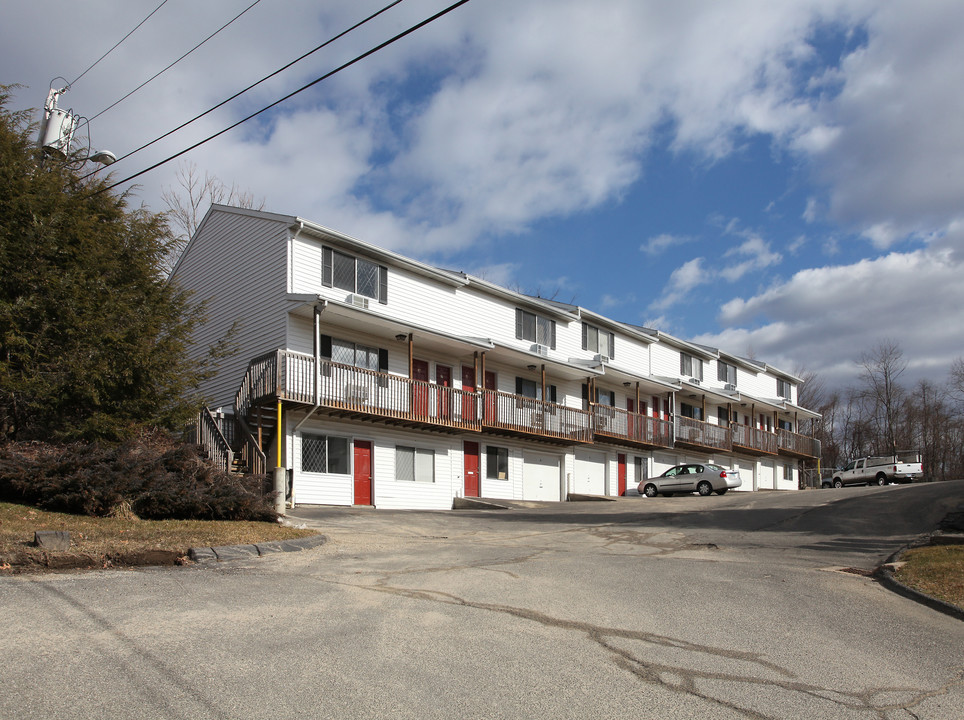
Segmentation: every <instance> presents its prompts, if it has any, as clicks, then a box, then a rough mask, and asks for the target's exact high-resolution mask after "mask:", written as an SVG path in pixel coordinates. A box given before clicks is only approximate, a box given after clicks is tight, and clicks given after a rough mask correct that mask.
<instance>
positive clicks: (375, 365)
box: [319, 335, 388, 372]
mask: <svg viewBox="0 0 964 720" xmlns="http://www.w3.org/2000/svg"><path fill="white" fill-rule="evenodd" d="M319 354H320V355H321V357H323V358H326V359H328V360H331V361H332V362H336V363H341V364H342V365H350V366H352V367H356V368H362V369H364V370H377V371H380V372H388V350H385V349H382V348H376V347H369V346H367V345H361V344H360V343H353V342H350V341H348V340H341V339H339V338H333V337H331V335H322V336H321V347H320V349H319Z"/></svg>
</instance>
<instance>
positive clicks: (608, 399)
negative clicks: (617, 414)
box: [582, 383, 616, 410]
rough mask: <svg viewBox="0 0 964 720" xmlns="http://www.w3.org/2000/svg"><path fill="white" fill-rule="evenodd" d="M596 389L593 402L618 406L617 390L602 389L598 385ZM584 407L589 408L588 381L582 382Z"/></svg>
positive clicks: (584, 408)
mask: <svg viewBox="0 0 964 720" xmlns="http://www.w3.org/2000/svg"><path fill="white" fill-rule="evenodd" d="M595 391H596V392H595V397H593V400H592V402H594V403H595V404H596V405H608V406H610V407H615V406H616V392H615V391H614V390H600V389H599V388H598V387H596V388H595ZM582 409H583V410H588V409H589V385H587V384H586V383H583V384H582Z"/></svg>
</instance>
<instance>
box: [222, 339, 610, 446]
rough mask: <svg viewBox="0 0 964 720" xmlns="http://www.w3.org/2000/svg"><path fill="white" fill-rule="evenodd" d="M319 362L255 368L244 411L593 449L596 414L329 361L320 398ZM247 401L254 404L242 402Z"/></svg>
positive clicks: (273, 361) (297, 356)
mask: <svg viewBox="0 0 964 720" xmlns="http://www.w3.org/2000/svg"><path fill="white" fill-rule="evenodd" d="M314 364H315V363H314V358H313V357H312V356H310V355H305V354H303V353H295V352H290V351H287V350H278V351H276V352H274V353H268V354H267V355H263V356H261V357H260V358H256V359H255V360H253V361H252V362H251V365H250V366H249V370H248V373H247V375H246V377H245V382H244V384H243V386H242V388H241V391H239V401H238V404H237V407H238V408H239V409H240V410H241V411H244V410H245V408H250V407H251V406H252V405H255V404H257V403H259V402H264V401H265V400H267V399H268V398H269V397H274V398H277V399H281V400H290V401H294V402H298V403H303V404H308V405H311V404H314V403H315V401H316V399H317V402H318V403H319V404H320V405H322V406H324V407H327V408H337V409H343V410H346V411H349V412H357V413H365V414H368V415H374V416H378V417H383V418H392V419H395V420H405V421H409V422H416V423H425V424H428V425H436V426H443V427H449V428H455V429H462V430H474V431H480V430H481V429H482V428H483V427H492V428H497V429H502V430H510V431H514V432H521V433H526V434H530V435H536V436H540V437H549V438H557V439H565V440H572V441H574V442H591V440H592V431H591V429H590V417H589V413H587V412H585V411H583V410H579V409H576V408H569V407H566V406H564V405H557V404H555V403H550V402H544V401H542V400H536V399H533V398H527V397H523V396H521V395H514V394H511V393H504V392H499V391H496V390H483V391H481V392H471V391H466V390H462V389H459V388H452V387H444V386H442V385H436V384H433V383H428V382H424V381H421V380H413V379H411V378H406V377H400V376H398V375H390V374H388V373H382V372H377V371H374V370H366V369H362V368H356V367H352V366H350V365H342V364H340V363H334V362H330V361H327V360H323V361H321V364H320V367H319V372H318V395H317V398H316V395H315V390H314V383H315V372H314ZM243 394H246V395H247V396H248V397H249V398H250V399H248V400H247V401H243V400H241V399H240V398H241V396H242V395H243Z"/></svg>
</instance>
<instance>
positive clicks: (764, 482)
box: [757, 460, 776, 490]
mask: <svg viewBox="0 0 964 720" xmlns="http://www.w3.org/2000/svg"><path fill="white" fill-rule="evenodd" d="M774 480H775V478H774V475H773V461H772V460H761V461H760V477H759V480H758V481H757V488H758V489H759V490H774V489H776V483H775V482H774Z"/></svg>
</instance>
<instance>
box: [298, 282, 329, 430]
mask: <svg viewBox="0 0 964 720" xmlns="http://www.w3.org/2000/svg"><path fill="white" fill-rule="evenodd" d="M327 307H328V301H327V300H319V301H318V302H316V303H315V307H314V321H315V324H314V336H315V339H314V342H313V343H312V345H313V348H312V355H313V356H314V361H315V364H314V368H315V377H314V383H313V384H314V393H313V397H312V403H313V406H312V408H311V409H310V410H309V411H308V414H307V415H305V416H304V417H303V418H302V419H301V420H300V421H299V422H298V424H297V425H295V429H294V430H293V431H292V432H293V433H295V432H298V430H300V429H301V426H302V425H304V424H305V423H306V422H307V421H308V418H310V417H311V416H312V415H314V414H315V412H317V411H318V408H320V407H321V347H320V340H321V314H322V313H323V312H324V311H325V308H327Z"/></svg>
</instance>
